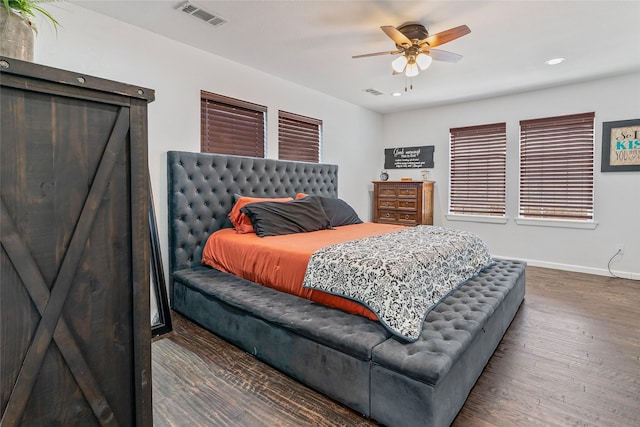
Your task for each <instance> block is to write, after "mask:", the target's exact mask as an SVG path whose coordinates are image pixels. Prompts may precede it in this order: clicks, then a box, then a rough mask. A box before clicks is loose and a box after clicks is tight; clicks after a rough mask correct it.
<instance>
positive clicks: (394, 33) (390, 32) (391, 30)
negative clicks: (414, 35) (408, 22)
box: [380, 25, 413, 47]
mask: <svg viewBox="0 0 640 427" xmlns="http://www.w3.org/2000/svg"><path fill="white" fill-rule="evenodd" d="M380 28H381V29H382V31H384V33H385V34H386V35H387V36H389V38H391V40H393V41H394V42H395V44H397V45H398V46H404V45H407V47H409V46H411V45H412V44H413V43H412V42H411V40H409V39H408V38H407V36H405V35H404V34H402V33H401V32H400V31H398V29H397V28H396V27H392V26H391V25H384V26H382V27H380Z"/></svg>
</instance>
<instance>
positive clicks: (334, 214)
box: [309, 196, 362, 227]
mask: <svg viewBox="0 0 640 427" xmlns="http://www.w3.org/2000/svg"><path fill="white" fill-rule="evenodd" d="M309 197H317V198H318V199H320V204H321V205H322V209H323V210H324V213H326V214H327V217H328V218H329V222H330V223H331V226H332V227H339V226H341V225H350V224H361V223H362V220H361V219H360V217H358V214H357V213H356V211H354V210H353V208H352V207H351V206H349V204H348V203H347V202H345V201H344V200H342V199H335V198H333V197H322V196H309Z"/></svg>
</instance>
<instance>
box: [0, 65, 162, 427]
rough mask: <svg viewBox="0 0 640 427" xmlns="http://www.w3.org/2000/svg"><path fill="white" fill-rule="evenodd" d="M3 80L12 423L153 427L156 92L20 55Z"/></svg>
mask: <svg viewBox="0 0 640 427" xmlns="http://www.w3.org/2000/svg"><path fill="white" fill-rule="evenodd" d="M0 77H1V78H0V85H1V89H0V107H1V109H2V114H1V117H0V120H1V123H0V168H1V169H0V179H1V181H2V185H1V186H0V198H1V200H0V202H1V203H0V205H1V206H0V208H1V209H0V214H1V218H0V225H1V230H0V242H1V243H2V251H0V273H1V277H0V283H1V286H0V349H1V357H0V359H1V365H2V367H1V371H0V373H1V375H0V378H1V379H0V386H1V388H0V393H1V394H0V404H1V406H0V409H1V410H2V422H1V423H0V424H1V425H2V426H3V427H5V426H6V427H9V426H18V425H19V426H54V425H57V426H83V427H84V426H151V425H152V423H153V418H152V406H151V322H150V312H149V292H150V284H149V268H150V259H149V240H150V237H149V216H148V215H149V211H148V207H149V202H148V194H149V193H148V182H149V181H148V179H149V178H148V163H147V104H148V102H150V101H152V100H153V99H154V91H153V90H149V89H143V88H140V87H137V86H130V85H126V84H122V83H117V82H113V81H109V80H103V79H98V78H95V77H91V76H86V75H83V74H79V73H72V72H68V71H63V70H59V69H54V68H50V67H45V66H42V65H38V64H33V63H29V62H22V61H18V60H14V59H10V58H0Z"/></svg>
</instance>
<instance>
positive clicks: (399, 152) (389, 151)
mask: <svg viewBox="0 0 640 427" xmlns="http://www.w3.org/2000/svg"><path fill="white" fill-rule="evenodd" d="M433 150H434V146H433V145H425V146H422V147H400V148H386V149H385V150H384V168H385V169H424V168H432V167H433Z"/></svg>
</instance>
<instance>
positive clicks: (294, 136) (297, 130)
mask: <svg viewBox="0 0 640 427" xmlns="http://www.w3.org/2000/svg"><path fill="white" fill-rule="evenodd" d="M321 129H322V120H318V119H312V118H311V117H305V116H300V115H298V114H293V113H287V112H286V111H278V158H279V159H280V160H296V161H300V162H313V163H318V162H319V161H320V132H321Z"/></svg>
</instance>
